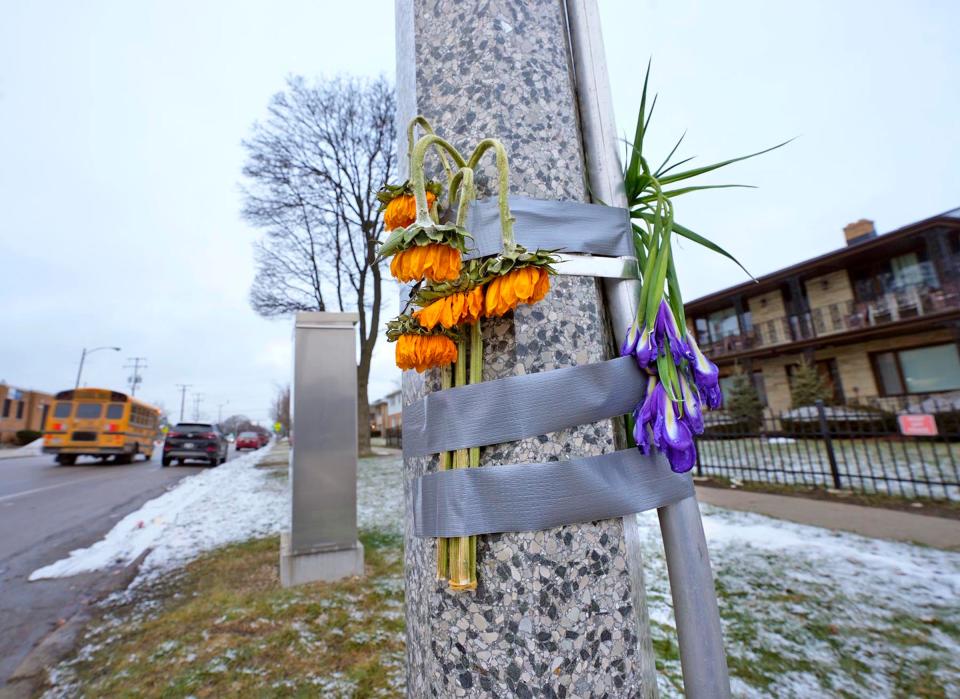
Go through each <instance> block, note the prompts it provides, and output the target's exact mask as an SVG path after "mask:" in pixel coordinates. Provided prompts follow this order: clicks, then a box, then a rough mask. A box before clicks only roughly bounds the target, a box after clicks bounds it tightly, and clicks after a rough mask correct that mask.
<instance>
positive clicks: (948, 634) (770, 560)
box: [640, 505, 960, 699]
mask: <svg viewBox="0 0 960 699" xmlns="http://www.w3.org/2000/svg"><path fill="white" fill-rule="evenodd" d="M701 509H702V511H703V522H704V530H705V532H706V535H707V541H708V545H709V548H710V556H711V562H712V564H713V569H714V575H715V578H716V586H717V593H718V598H719V603H720V608H721V616H722V618H723V626H724V637H725V641H726V646H727V655H728V660H729V664H730V671H731V675H732V678H733V688H734V695H735V696H739V697H784V698H786V697H796V698H798V699H799V698H801V697H821V696H828V697H834V696H838V697H871V698H873V697H928V696H929V697H951V696H960V605H958V602H957V601H958V600H960V554H958V553H951V552H946V551H939V550H936V549H930V548H924V547H920V546H912V545H908V544H900V543H894V542H887V541H881V540H877V539H867V538H864V537H860V536H856V535H853V534H846V533H839V532H833V531H830V530H827V529H822V528H819V527H809V526H803V525H799V524H792V523H789V522H783V521H781V520H776V519H772V518H769V517H765V516H762V515H755V514H750V513H742V512H734V511H731V510H724V509H720V508H715V507H711V506H709V505H702V506H701ZM640 521H641V523H642V524H643V525H645V526H644V531H645V537H644V556H645V563H646V572H647V585H648V595H649V605H650V616H651V619H652V621H653V624H654V639H655V642H654V643H655V646H656V649H657V651H658V653H657V655H658V665H659V666H661V668H662V670H663V672H662V673H661V695H662V696H665V697H671V696H682V693H681V691H680V689H679V688H680V687H681V686H682V685H681V679H680V678H681V675H680V664H679V659H678V657H677V648H676V642H675V634H674V630H673V628H674V622H673V613H672V604H671V600H670V588H669V583H668V580H667V573H666V566H665V564H664V561H663V553H662V551H663V548H662V544H661V541H660V535H659V527H658V526H657V520H656V515H655V514H653V513H645V514H643V515H640Z"/></svg>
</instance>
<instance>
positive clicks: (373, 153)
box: [243, 77, 396, 453]
mask: <svg viewBox="0 0 960 699" xmlns="http://www.w3.org/2000/svg"><path fill="white" fill-rule="evenodd" d="M395 112H396V104H395V99H394V94H393V89H392V87H391V86H390V85H389V84H388V83H387V82H386V80H384V79H383V78H380V79H378V80H374V81H365V80H359V79H355V78H337V79H334V80H329V81H322V82H317V83H314V84H308V83H307V82H306V81H305V80H304V79H303V78H301V77H293V78H290V79H289V80H288V81H287V87H286V89H285V90H284V91H283V92H280V93H278V94H276V95H274V97H273V99H272V100H271V102H270V106H269V116H268V117H267V119H266V120H265V121H263V122H261V123H258V124H256V125H254V127H253V134H252V136H251V137H250V139H249V140H247V141H245V142H244V147H245V148H246V149H247V156H248V157H247V162H246V165H245V166H244V168H243V174H244V175H245V176H246V177H247V187H246V188H245V190H244V197H245V199H244V209H243V214H244V217H245V218H246V219H247V220H248V221H250V222H251V223H252V224H254V225H256V226H258V227H260V228H262V229H263V231H264V236H263V238H262V239H261V240H260V241H259V242H258V243H257V244H256V246H255V254H256V262H257V274H256V277H255V279H254V282H253V287H252V288H251V291H250V301H251V305H252V306H253V308H254V310H255V311H257V312H258V313H260V314H261V315H263V316H277V315H285V314H289V313H293V312H296V311H324V310H328V309H329V308H331V307H332V308H336V309H339V310H340V311H349V310H356V311H357V312H358V313H359V314H360V321H359V326H360V327H359V329H360V361H359V364H358V366H357V393H358V395H357V417H358V421H357V424H358V425H359V426H360V427H359V429H360V435H359V447H360V452H361V453H368V452H369V451H370V428H369V419H368V413H369V407H368V396H367V383H368V381H369V378H370V361H371V357H372V355H373V348H374V345H375V344H376V342H377V333H378V330H379V326H380V306H381V303H382V290H381V267H380V264H379V263H378V262H377V257H376V242H377V239H378V238H379V236H380V233H381V232H382V230H383V222H382V218H381V216H380V214H379V212H378V209H379V202H378V201H377V198H376V193H377V190H378V189H379V188H380V186H381V185H382V184H383V183H385V182H388V181H390V180H391V178H392V176H393V174H394V170H395V167H396V155H395V153H394V147H393V143H394V137H395V130H394V119H395Z"/></svg>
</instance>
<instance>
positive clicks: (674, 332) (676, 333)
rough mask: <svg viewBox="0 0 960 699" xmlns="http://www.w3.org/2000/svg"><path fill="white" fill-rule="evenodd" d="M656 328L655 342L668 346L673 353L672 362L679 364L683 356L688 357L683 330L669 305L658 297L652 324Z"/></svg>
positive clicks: (688, 347) (687, 347)
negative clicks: (658, 302)
mask: <svg viewBox="0 0 960 699" xmlns="http://www.w3.org/2000/svg"><path fill="white" fill-rule="evenodd" d="M654 327H655V328H656V336H657V344H659V345H660V346H661V347H666V346H667V345H669V346H670V354H672V355H673V363H674V364H676V365H677V366H680V362H681V361H683V359H684V358H688V359H689V358H690V355H691V349H690V345H689V344H687V341H686V340H685V339H684V336H685V335H686V333H685V332H683V331H681V329H680V326H678V325H677V319H676V318H675V317H674V315H673V311H672V310H671V309H670V305H669V304H668V303H667V302H666V300H664V299H660V308H658V309H657V320H656V322H655V324H654Z"/></svg>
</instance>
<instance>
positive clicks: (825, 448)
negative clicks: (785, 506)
mask: <svg viewBox="0 0 960 699" xmlns="http://www.w3.org/2000/svg"><path fill="white" fill-rule="evenodd" d="M932 407H935V404H930V403H928V404H923V403H922V402H915V403H912V404H908V403H906V402H903V401H901V402H900V404H899V405H898V404H895V402H893V401H888V402H887V404H885V405H884V406H882V407H881V406H878V405H863V404H860V405H844V406H824V405H823V404H819V405H816V406H807V407H803V408H797V409H794V410H790V411H787V412H784V413H780V414H778V415H770V414H768V415H765V416H764V417H763V418H762V419H757V420H750V419H743V418H739V419H738V418H737V417H734V416H732V415H730V414H727V413H725V412H722V411H721V412H719V413H714V414H709V417H708V423H707V425H706V429H705V431H704V434H703V435H701V437H700V438H699V439H698V454H697V457H698V458H697V474H698V475H701V476H721V477H724V478H729V479H732V480H740V481H762V482H768V483H777V484H784V485H808V486H824V487H827V488H834V489H837V490H853V491H859V492H863V493H880V494H885V495H895V496H902V497H907V498H917V497H923V498H933V499H938V500H960V473H958V466H957V464H958V463H960V412H958V411H957V410H955V409H954V406H953V404H947V403H944V404H941V405H940V407H941V408H942V409H941V410H931V408H932ZM901 414H913V415H918V414H927V415H931V416H932V417H931V418H921V420H924V421H925V422H924V423H923V424H924V426H926V427H928V428H929V427H930V426H931V423H932V425H933V426H935V430H931V431H935V432H936V435H935V436H907V435H904V434H902V433H901V429H900V426H899V423H898V416H899V415H901Z"/></svg>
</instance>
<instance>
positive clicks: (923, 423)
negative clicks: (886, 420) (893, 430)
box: [897, 414, 937, 437]
mask: <svg viewBox="0 0 960 699" xmlns="http://www.w3.org/2000/svg"><path fill="white" fill-rule="evenodd" d="M897 422H899V423H900V431H901V432H902V433H903V434H905V435H907V436H908V437H936V436H937V421H936V420H934V419H933V415H917V414H912V415H898V416H897Z"/></svg>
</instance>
